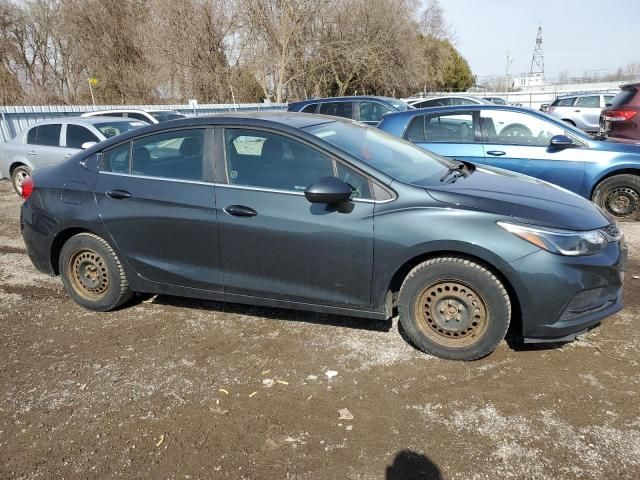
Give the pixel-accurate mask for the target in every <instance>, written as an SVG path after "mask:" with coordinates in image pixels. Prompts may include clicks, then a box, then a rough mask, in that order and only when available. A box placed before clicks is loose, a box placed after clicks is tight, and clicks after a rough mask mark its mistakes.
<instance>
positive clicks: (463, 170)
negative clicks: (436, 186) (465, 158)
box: [440, 160, 470, 183]
mask: <svg viewBox="0 0 640 480" xmlns="http://www.w3.org/2000/svg"><path fill="white" fill-rule="evenodd" d="M469 173H470V172H469V169H468V167H467V164H466V163H464V162H461V161H460V160H456V161H453V162H452V164H451V165H450V166H449V168H448V169H447V171H446V172H445V174H444V175H442V178H440V181H441V182H444V181H445V180H446V179H447V178H448V177H449V175H452V174H453V176H452V177H451V180H450V181H449V182H448V183H454V182H455V181H456V180H457V179H458V178H460V177H466V176H468V175H469Z"/></svg>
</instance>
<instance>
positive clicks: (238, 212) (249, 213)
mask: <svg viewBox="0 0 640 480" xmlns="http://www.w3.org/2000/svg"><path fill="white" fill-rule="evenodd" d="M224 211H225V212H227V213H228V214H229V215H233V216H234V217H255V216H256V215H257V214H258V212H256V211H255V210H254V209H253V208H249V207H245V206H244V205H229V206H228V207H226V208H225V209H224Z"/></svg>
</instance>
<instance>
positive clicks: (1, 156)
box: [0, 117, 147, 194]
mask: <svg viewBox="0 0 640 480" xmlns="http://www.w3.org/2000/svg"><path fill="white" fill-rule="evenodd" d="M145 125H147V124H146V123H144V122H141V121H139V120H133V119H124V118H112V117H88V118H87V117H78V118H67V117H63V118H58V119H55V120H46V121H43V122H39V123H36V124H34V125H32V126H30V127H29V128H27V129H26V130H24V131H23V132H22V133H20V134H18V135H16V137H15V138H13V139H12V140H11V141H9V142H6V143H0V178H9V179H11V182H12V183H13V188H14V189H15V191H16V192H18V194H20V193H21V192H22V183H23V182H24V180H25V178H27V177H28V176H29V175H31V172H33V170H34V169H36V168H38V167H41V166H42V165H48V164H50V163H57V162H61V161H63V160H65V159H67V158H69V157H71V156H72V155H73V154H75V153H77V152H79V151H80V150H82V149H84V148H88V147H90V146H91V145H93V144H94V143H98V142H101V141H102V140H105V139H107V138H111V137H114V136H116V135H119V134H121V133H123V132H128V131H129V130H133V129H134V128H139V127H143V126H145Z"/></svg>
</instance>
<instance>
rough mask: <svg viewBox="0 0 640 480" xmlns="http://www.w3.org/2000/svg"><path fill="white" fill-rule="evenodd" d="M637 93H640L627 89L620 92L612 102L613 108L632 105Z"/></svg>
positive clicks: (633, 89)
mask: <svg viewBox="0 0 640 480" xmlns="http://www.w3.org/2000/svg"><path fill="white" fill-rule="evenodd" d="M636 93H638V91H637V90H636V89H635V88H625V89H624V90H620V91H619V92H618V94H617V95H616V96H615V97H613V100H611V107H613V108H618V107H622V106H624V105H626V104H628V103H631V102H632V101H633V97H635V95H636Z"/></svg>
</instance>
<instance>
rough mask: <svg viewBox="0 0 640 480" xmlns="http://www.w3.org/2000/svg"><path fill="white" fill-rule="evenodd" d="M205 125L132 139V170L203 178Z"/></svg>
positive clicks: (161, 175)
mask: <svg viewBox="0 0 640 480" xmlns="http://www.w3.org/2000/svg"><path fill="white" fill-rule="evenodd" d="M203 148H204V129H189V130H174V131H170V132H164V133H158V134H156V135H149V136H147V137H143V138H141V139H139V140H135V141H134V142H133V148H132V152H133V159H132V163H131V173H132V174H134V175H144V176H149V177H160V178H175V179H181V180H202V179H203V175H202V171H203V169H202V162H203V157H204V155H203Z"/></svg>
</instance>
